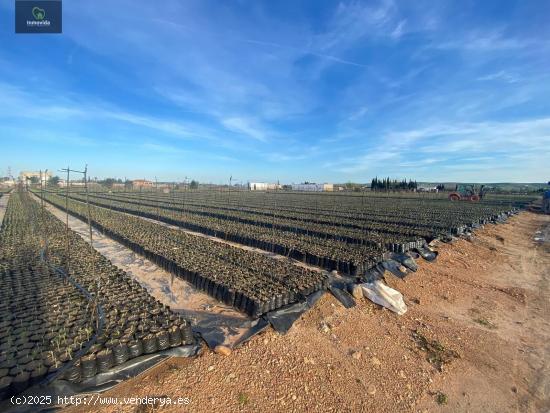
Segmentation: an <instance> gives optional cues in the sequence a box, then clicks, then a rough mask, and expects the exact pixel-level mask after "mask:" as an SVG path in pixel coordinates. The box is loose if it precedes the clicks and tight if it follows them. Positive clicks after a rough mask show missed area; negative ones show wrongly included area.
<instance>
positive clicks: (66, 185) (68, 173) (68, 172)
mask: <svg viewBox="0 0 550 413" xmlns="http://www.w3.org/2000/svg"><path fill="white" fill-rule="evenodd" d="M60 172H67V180H66V181H65V212H66V214H65V261H66V262H65V265H66V266H67V275H69V270H70V266H71V258H70V255H69V180H70V176H71V167H70V166H69V165H67V169H61V170H60Z"/></svg>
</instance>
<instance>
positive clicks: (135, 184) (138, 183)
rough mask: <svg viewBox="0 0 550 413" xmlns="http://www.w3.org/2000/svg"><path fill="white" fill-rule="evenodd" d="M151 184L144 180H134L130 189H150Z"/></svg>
mask: <svg viewBox="0 0 550 413" xmlns="http://www.w3.org/2000/svg"><path fill="white" fill-rule="evenodd" d="M152 187H153V182H152V181H147V180H145V179H134V180H133V181H132V188H134V189H138V188H152Z"/></svg>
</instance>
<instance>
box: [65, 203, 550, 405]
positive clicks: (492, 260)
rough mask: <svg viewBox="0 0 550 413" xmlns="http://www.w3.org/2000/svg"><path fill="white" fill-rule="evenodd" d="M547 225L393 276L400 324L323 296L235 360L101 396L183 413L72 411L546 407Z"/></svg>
mask: <svg viewBox="0 0 550 413" xmlns="http://www.w3.org/2000/svg"><path fill="white" fill-rule="evenodd" d="M548 226H550V217H549V216H542V215H535V214H532V213H522V214H520V215H519V216H517V217H514V218H512V219H511V220H510V221H509V222H508V223H507V224H504V225H496V226H487V227H486V228H484V229H482V230H479V231H478V232H477V233H476V235H475V236H474V237H473V238H472V239H470V240H459V241H457V242H455V243H453V244H450V245H449V244H445V245H441V246H439V248H438V250H439V257H438V259H437V261H435V262H433V263H428V262H425V261H424V262H420V269H419V271H418V272H417V273H415V274H412V275H410V276H409V277H407V278H406V279H405V280H400V279H397V278H395V277H393V276H391V275H388V276H387V282H388V284H389V285H390V286H392V287H394V288H396V289H397V290H399V291H401V292H402V293H403V295H404V296H405V301H406V303H407V305H408V306H409V311H408V312H407V313H406V314H405V315H403V316H397V315H395V314H394V313H392V312H390V311H387V310H384V309H382V308H380V307H378V306H376V305H374V304H372V303H370V302H368V301H366V300H364V301H361V302H359V303H358V305H357V306H356V307H354V308H352V309H350V310H346V309H344V308H343V307H342V306H341V305H340V304H339V302H338V301H336V300H335V299H334V298H333V297H331V296H330V295H328V294H326V295H325V296H324V297H323V298H322V299H321V300H320V301H319V302H318V303H317V305H316V306H315V307H314V308H313V309H312V310H310V311H309V312H308V313H307V314H306V315H304V317H302V319H300V320H299V321H298V322H297V323H296V324H295V325H294V326H293V328H292V329H291V330H290V332H289V333H288V334H287V335H285V336H281V335H278V334H277V333H275V332H274V331H272V330H268V331H266V332H264V333H262V334H261V335H258V336H256V337H254V338H253V339H252V340H250V341H249V342H248V343H247V344H245V345H243V346H242V347H240V348H238V349H236V350H235V351H234V352H233V353H232V354H230V355H229V356H222V355H219V354H215V353H212V352H210V351H208V350H206V351H205V352H203V354H202V355H201V356H199V357H197V358H195V359H171V360H169V361H167V362H165V363H163V364H161V365H159V366H157V367H155V368H153V369H152V370H149V371H147V372H146V373H144V374H142V375H141V376H138V377H136V378H134V379H131V380H129V381H127V382H125V383H123V384H121V385H119V386H117V387H115V388H114V389H112V390H110V391H108V392H106V393H104V394H103V395H102V396H103V397H119V398H122V397H124V396H129V397H132V396H134V397H143V396H169V397H172V398H177V397H189V398H190V403H189V405H187V406H184V407H182V406H179V407H172V408H166V407H165V408H162V407H160V406H158V405H157V406H141V407H136V406H135V405H116V406H115V405H109V406H103V407H100V406H94V407H93V409H90V408H83V407H80V408H74V407H71V408H68V409H67V410H69V411H94V412H95V411H105V412H119V411H121V412H134V411H135V412H148V411H174V412H176V411H178V412H180V411H197V412H228V411H245V412H252V411H254V412H255V411H270V412H271V411H274V412H282V411H284V412H287V411H296V412H302V411H313V412H348V411H349V412H371V411H372V412H425V411H426V412H546V411H550V246H549V245H548V243H546V244H542V243H536V242H535V241H534V240H533V237H534V233H535V231H536V230H538V229H540V228H546V227H548Z"/></svg>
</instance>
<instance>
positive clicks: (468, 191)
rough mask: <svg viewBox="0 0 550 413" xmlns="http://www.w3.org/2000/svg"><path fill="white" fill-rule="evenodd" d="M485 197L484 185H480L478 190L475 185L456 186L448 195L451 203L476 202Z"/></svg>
mask: <svg viewBox="0 0 550 413" xmlns="http://www.w3.org/2000/svg"><path fill="white" fill-rule="evenodd" d="M484 196H485V185H481V186H480V187H479V189H478V188H477V187H476V185H465V184H458V185H457V186H456V188H455V190H454V192H451V193H450V194H449V199H450V200H451V201H470V202H478V201H479V200H480V199H482V198H483V197H484Z"/></svg>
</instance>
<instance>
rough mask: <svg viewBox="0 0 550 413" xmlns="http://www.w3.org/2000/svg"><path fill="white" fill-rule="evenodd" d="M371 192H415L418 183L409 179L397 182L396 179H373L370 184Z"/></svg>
mask: <svg viewBox="0 0 550 413" xmlns="http://www.w3.org/2000/svg"><path fill="white" fill-rule="evenodd" d="M370 188H371V191H415V190H416V189H417V188H418V183H417V182H416V181H413V180H411V179H409V181H408V182H407V180H406V179H403V180H402V181H398V180H397V179H390V178H389V177H388V178H382V179H378V177H376V178H373V179H372V181H371V184H370Z"/></svg>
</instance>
